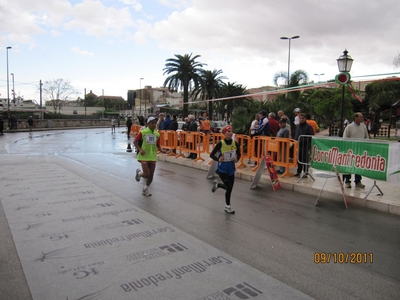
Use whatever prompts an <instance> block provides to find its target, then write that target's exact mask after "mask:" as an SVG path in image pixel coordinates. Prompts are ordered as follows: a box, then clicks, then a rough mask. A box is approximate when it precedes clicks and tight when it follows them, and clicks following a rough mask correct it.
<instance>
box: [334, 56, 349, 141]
mask: <svg viewBox="0 0 400 300" xmlns="http://www.w3.org/2000/svg"><path fill="white" fill-rule="evenodd" d="M348 53H349V52H348V51H347V50H346V49H345V50H344V51H343V55H341V56H340V57H339V58H338V59H337V64H338V68H339V72H340V73H339V74H338V75H337V76H336V82H338V83H339V84H341V85H342V103H341V111H340V128H339V136H340V137H343V118H344V89H345V86H346V84H347V83H348V82H349V80H350V74H349V72H350V70H351V66H352V65H353V59H352V58H351V56H350V55H348Z"/></svg>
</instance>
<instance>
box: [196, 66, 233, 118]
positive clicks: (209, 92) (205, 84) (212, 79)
mask: <svg viewBox="0 0 400 300" xmlns="http://www.w3.org/2000/svg"><path fill="white" fill-rule="evenodd" d="M221 73H222V70H216V69H214V70H213V71H211V70H200V81H199V82H200V87H199V88H198V89H195V90H194V91H193V95H194V98H197V97H198V95H199V94H200V98H201V99H202V100H211V99H215V98H218V97H220V95H221V91H222V86H223V85H224V83H223V81H222V80H223V79H226V77H225V76H219V75H221ZM208 116H209V118H210V120H212V116H213V102H212V101H208Z"/></svg>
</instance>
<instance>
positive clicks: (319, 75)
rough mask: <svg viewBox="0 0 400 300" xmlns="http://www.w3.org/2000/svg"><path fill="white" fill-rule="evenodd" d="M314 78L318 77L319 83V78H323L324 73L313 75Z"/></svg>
mask: <svg viewBox="0 0 400 300" xmlns="http://www.w3.org/2000/svg"><path fill="white" fill-rule="evenodd" d="M314 75H315V76H318V82H320V81H319V78H320V77H321V76H323V75H325V74H324V73H320V74H314Z"/></svg>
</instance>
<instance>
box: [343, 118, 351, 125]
mask: <svg viewBox="0 0 400 300" xmlns="http://www.w3.org/2000/svg"><path fill="white" fill-rule="evenodd" d="M349 124H350V121H349V120H348V119H347V118H346V117H344V121H343V125H344V127H346V126H347V125H349Z"/></svg>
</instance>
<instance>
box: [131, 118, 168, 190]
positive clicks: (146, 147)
mask: <svg viewBox="0 0 400 300" xmlns="http://www.w3.org/2000/svg"><path fill="white" fill-rule="evenodd" d="M156 125H157V120H156V118H154V117H149V118H148V119H147V127H146V128H145V129H143V130H141V131H140V132H139V134H138V135H136V138H135V140H134V141H133V143H134V145H135V147H136V149H138V155H137V160H138V162H140V164H141V165H142V170H140V169H137V170H136V176H135V180H136V181H138V182H139V181H140V178H142V177H143V178H145V179H146V184H145V185H144V187H143V191H142V195H144V196H151V193H150V191H149V186H150V185H151V183H152V182H153V177H154V171H155V169H156V162H157V149H158V151H160V152H161V153H165V152H166V151H165V150H164V149H162V148H161V146H160V139H159V137H160V134H159V133H158V132H157V131H156V130H155V129H156ZM140 141H141V142H142V145H140Z"/></svg>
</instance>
